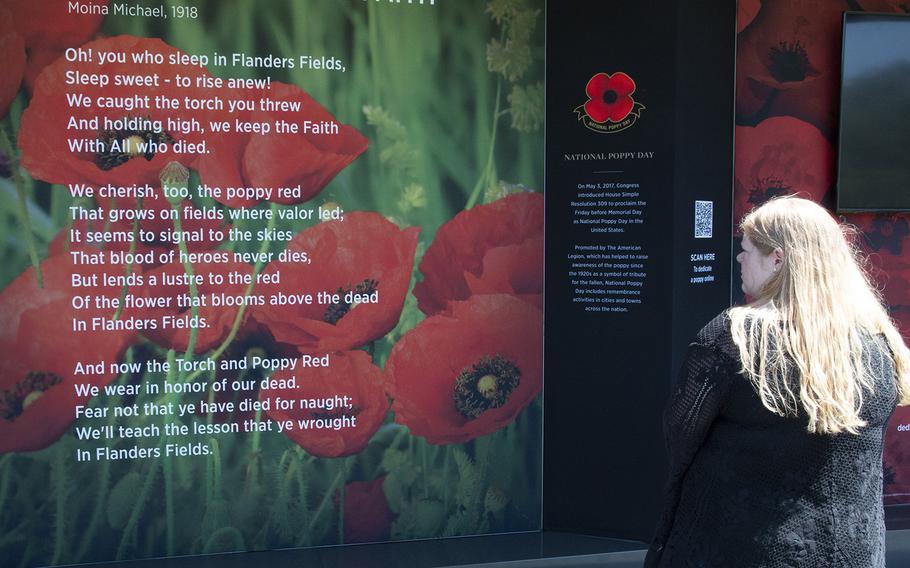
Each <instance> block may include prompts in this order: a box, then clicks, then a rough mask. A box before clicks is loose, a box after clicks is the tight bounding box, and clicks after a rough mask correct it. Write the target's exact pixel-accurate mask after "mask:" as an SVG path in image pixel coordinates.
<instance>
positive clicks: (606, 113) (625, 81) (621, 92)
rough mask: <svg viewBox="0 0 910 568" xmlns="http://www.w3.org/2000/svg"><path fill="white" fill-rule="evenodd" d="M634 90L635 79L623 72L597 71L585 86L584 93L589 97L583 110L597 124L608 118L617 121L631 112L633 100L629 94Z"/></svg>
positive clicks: (633, 104)
mask: <svg viewBox="0 0 910 568" xmlns="http://www.w3.org/2000/svg"><path fill="white" fill-rule="evenodd" d="M634 92H635V81H633V80H632V78H631V77H629V76H628V75H626V74H625V73H622V72H617V73H613V74H612V75H607V74H606V73H598V74H597V75H594V76H593V77H591V80H590V81H588V84H587V86H585V93H587V95H588V97H589V98H588V101H587V102H586V103H585V112H586V113H587V114H588V116H589V117H591V120H593V121H594V122H597V123H599V124H600V123H604V122H606V121H608V120H609V121H610V122H619V121H621V120H622V119H624V118H625V117H627V116H629V113H630V112H632V107H633V106H635V101H633V100H632V96H631V95H632V93H634Z"/></svg>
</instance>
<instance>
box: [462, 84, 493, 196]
mask: <svg viewBox="0 0 910 568" xmlns="http://www.w3.org/2000/svg"><path fill="white" fill-rule="evenodd" d="M501 95H502V78H499V79H497V80H496V107H495V108H494V109H493V125H492V127H491V128H490V147H489V150H487V163H486V164H485V165H484V167H483V171H482V172H481V173H480V178H479V179H478V180H477V183H476V184H474V189H473V190H472V191H471V196H470V197H469V198H468V202H467V204H466V205H465V206H464V208H465V209H470V208H471V207H474V204H476V203H477V200H478V199H479V198H480V193H481V192H482V191H483V188H484V185H485V184H486V182H487V181H489V178H490V175H491V174H492V172H493V154H494V150H495V149H496V132H497V131H498V130H499V107H500V106H501V104H502V101H501V98H502V97H501Z"/></svg>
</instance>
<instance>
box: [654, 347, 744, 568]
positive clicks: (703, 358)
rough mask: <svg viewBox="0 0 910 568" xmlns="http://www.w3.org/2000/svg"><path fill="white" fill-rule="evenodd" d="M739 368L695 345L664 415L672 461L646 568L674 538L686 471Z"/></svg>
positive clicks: (721, 355)
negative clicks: (663, 503) (661, 510)
mask: <svg viewBox="0 0 910 568" xmlns="http://www.w3.org/2000/svg"><path fill="white" fill-rule="evenodd" d="M735 372H736V366H735V365H734V364H733V362H732V361H731V360H730V357H729V356H728V355H726V354H724V353H723V352H722V351H720V350H719V349H718V348H716V347H714V346H711V345H703V344H700V343H693V344H691V345H690V346H689V351H688V353H687V354H686V359H685V361H684V363H683V366H682V369H681V370H680V376H679V379H678V380H677V382H676V385H675V386H674V388H673V392H672V393H671V395H670V398H669V400H668V401H667V407H666V410H665V411H664V439H665V441H666V445H667V453H668V454H669V458H670V477H669V481H668V483H667V489H666V497H665V505H664V511H663V514H662V515H661V519H660V521H659V523H658V525H657V531H656V533H655V536H654V540H653V541H652V543H651V547H650V549H649V550H648V555H647V557H646V559H645V567H653V566H657V565H658V563H659V562H660V555H661V552H662V551H663V547H664V545H665V544H666V542H667V538H668V537H669V536H670V531H671V529H672V527H673V518H674V516H675V514H676V507H677V504H678V503H679V497H680V492H681V490H682V482H683V479H684V478H685V475H686V471H687V470H688V468H689V465H690V464H691V463H692V460H693V459H694V458H695V455H696V454H697V453H698V449H699V448H700V447H701V445H702V443H703V442H704V440H705V437H706V436H707V434H708V431H709V430H710V428H711V425H712V424H713V423H714V419H715V418H716V417H717V415H718V413H719V412H720V409H721V408H722V407H723V404H724V401H725V399H726V396H727V392H728V390H729V386H730V384H731V381H730V377H731V373H733V374H735Z"/></svg>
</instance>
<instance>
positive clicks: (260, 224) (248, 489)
mask: <svg viewBox="0 0 910 568" xmlns="http://www.w3.org/2000/svg"><path fill="white" fill-rule="evenodd" d="M543 8H544V5H543V2H542V1H528V2H502V1H493V2H484V1H458V2H440V1H436V2H434V1H432V0H428V1H426V2H376V1H371V2H366V1H362V0H359V1H355V0H349V1H345V2H336V1H334V0H310V1H306V0H287V1H270V2H254V1H252V0H237V1H221V0H219V1H214V0H212V1H202V0H199V1H195V0H194V1H191V2H164V3H157V2H156V3H151V2H139V3H136V4H129V5H127V4H122V3H113V2H111V3H108V2H106V1H101V0H88V1H85V2H65V1H48V2H40V3H36V2H26V1H18V0H16V1H9V2H3V3H2V5H0V34H2V35H0V41H2V42H3V43H2V45H3V46H4V51H3V57H4V61H5V64H4V65H5V66H3V67H2V68H0V73H2V77H3V81H2V83H0V113H2V119H3V120H2V142H3V147H2V155H3V162H2V172H0V187H2V196H0V204H2V207H0V216H2V218H0V231H2V237H0V243H2V245H0V246H2V258H3V262H2V266H0V286H2V291H0V346H2V363H0V364H2V373H0V411H2V414H0V558H3V559H4V560H3V561H2V563H3V564H4V565H7V564H9V565H11V566H17V565H23V566H24V565H37V564H41V565H47V564H63V563H74V562H86V561H99V560H112V559H131V558H143V557H152V556H171V555H186V554H197V553H214V552H224V551H243V550H259V549H269V548H288V547H306V546H319V545H330V544H348V543H355V542H381V541H387V540H406V539H418V538H434V537H444V536H456V535H476V534H489V533H498V532H512V531H532V530H539V529H540V528H541V512H540V511H541V483H542V481H541V459H542V458H541V422H542V411H541V406H542V403H541V399H540V396H539V394H540V391H541V388H542V380H543V377H542V335H543V313H542V292H543V288H542V287H543V215H544V211H543V209H544V205H543V196H542V194H541V192H542V187H543V161H542V157H543V130H542V121H543V83H542V81H543V76H544V68H543V56H544V53H543V39H544V29H543V20H544V13H543Z"/></svg>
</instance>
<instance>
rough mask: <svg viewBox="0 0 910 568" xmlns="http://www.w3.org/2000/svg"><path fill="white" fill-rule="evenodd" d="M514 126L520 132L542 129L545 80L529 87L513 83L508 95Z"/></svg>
mask: <svg viewBox="0 0 910 568" xmlns="http://www.w3.org/2000/svg"><path fill="white" fill-rule="evenodd" d="M508 101H509V105H511V107H510V108H509V114H510V115H512V128H514V129H515V130H517V131H519V132H534V131H536V130H539V129H540V126H541V125H542V124H543V119H544V91H543V82H541V81H538V82H537V83H534V84H532V85H528V86H527V87H522V86H521V85H513V86H512V92H511V93H509V96H508Z"/></svg>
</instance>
